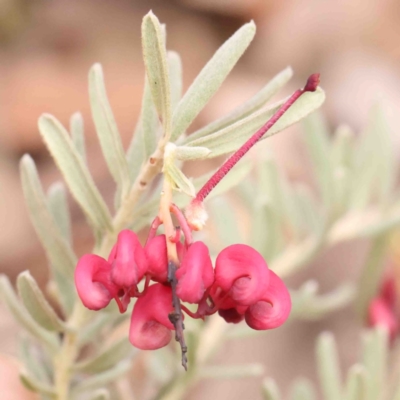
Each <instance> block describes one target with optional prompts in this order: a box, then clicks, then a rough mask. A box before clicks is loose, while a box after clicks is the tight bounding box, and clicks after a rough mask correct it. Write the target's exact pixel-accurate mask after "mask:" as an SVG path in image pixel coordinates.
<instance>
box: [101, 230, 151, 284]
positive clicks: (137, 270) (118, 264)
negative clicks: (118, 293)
mask: <svg viewBox="0 0 400 400" xmlns="http://www.w3.org/2000/svg"><path fill="white" fill-rule="evenodd" d="M112 256H114V259H111V257H112ZM109 259H110V261H111V263H112V271H111V279H112V281H113V282H114V283H115V284H116V285H118V286H120V287H121V288H123V287H125V288H129V287H131V286H134V285H137V284H138V282H139V281H140V280H141V279H142V278H143V275H144V274H145V273H146V271H147V259H146V255H145V252H144V250H143V247H142V245H141V244H140V242H139V239H138V237H137V235H136V233H134V232H132V231H130V230H128V229H125V230H123V231H121V232H120V233H119V235H118V241H117V244H116V247H115V249H113V250H112V252H111V254H110V258H109Z"/></svg>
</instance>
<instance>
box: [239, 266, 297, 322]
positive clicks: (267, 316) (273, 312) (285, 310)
mask: <svg viewBox="0 0 400 400" xmlns="http://www.w3.org/2000/svg"><path fill="white" fill-rule="evenodd" d="M269 275H270V281H269V285H268V287H267V288H266V290H265V292H264V294H263V296H262V298H261V299H260V300H259V301H257V302H256V303H255V304H252V305H251V306H250V307H249V308H248V309H247V311H246V313H245V319H246V322H247V325H249V326H250V328H253V329H256V330H264V329H274V328H277V327H278V326H281V325H282V324H283V323H284V322H285V321H286V320H287V319H288V317H289V314H290V310H291V308H292V303H291V299H290V294H289V291H288V290H287V288H286V286H285V284H284V283H283V282H282V280H281V279H280V278H279V276H278V275H276V274H275V273H274V272H272V271H269Z"/></svg>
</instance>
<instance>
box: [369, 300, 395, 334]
mask: <svg viewBox="0 0 400 400" xmlns="http://www.w3.org/2000/svg"><path fill="white" fill-rule="evenodd" d="M368 320H369V321H368V322H369V324H370V325H371V326H383V327H384V328H386V329H387V330H388V332H389V334H390V338H391V339H392V340H393V339H394V338H395V337H396V335H397V332H398V331H399V325H398V322H397V319H396V316H395V314H394V312H393V310H392V309H391V308H390V306H389V305H388V304H387V301H386V299H385V298H382V297H375V298H374V299H373V300H372V301H371V303H370V305H369V308H368Z"/></svg>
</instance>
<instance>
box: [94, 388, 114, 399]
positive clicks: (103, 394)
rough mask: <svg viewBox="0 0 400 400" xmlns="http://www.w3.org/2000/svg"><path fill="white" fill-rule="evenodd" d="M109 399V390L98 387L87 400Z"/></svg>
mask: <svg viewBox="0 0 400 400" xmlns="http://www.w3.org/2000/svg"><path fill="white" fill-rule="evenodd" d="M109 399H111V395H110V392H109V391H108V390H107V389H99V390H96V392H95V393H93V394H92V395H91V396H90V398H89V400H109Z"/></svg>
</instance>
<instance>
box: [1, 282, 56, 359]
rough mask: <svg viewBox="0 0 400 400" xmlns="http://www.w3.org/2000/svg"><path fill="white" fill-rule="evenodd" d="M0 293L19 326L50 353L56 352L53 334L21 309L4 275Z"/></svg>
mask: <svg viewBox="0 0 400 400" xmlns="http://www.w3.org/2000/svg"><path fill="white" fill-rule="evenodd" d="M0 293H1V297H2V299H3V301H5V303H6V304H7V307H8V309H9V310H10V312H11V313H12V315H13V316H14V318H15V319H16V320H17V321H18V322H19V324H20V325H21V326H23V327H24V328H25V329H26V330H27V332H29V333H30V334H31V335H32V336H33V337H35V338H36V339H38V340H39V341H40V342H41V343H44V344H45V345H46V346H47V347H48V348H49V349H50V350H51V351H53V352H54V351H56V349H57V347H58V341H57V338H56V336H55V334H53V333H51V332H48V331H47V330H45V329H43V328H42V327H41V326H40V325H39V324H38V323H37V322H36V321H34V320H33V319H32V317H31V316H30V315H29V314H28V312H27V311H26V310H25V308H23V307H22V305H21V303H20V302H19V299H18V298H17V296H16V294H15V292H14V289H13V287H12V286H11V283H10V280H9V279H8V277H7V276H6V275H0Z"/></svg>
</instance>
